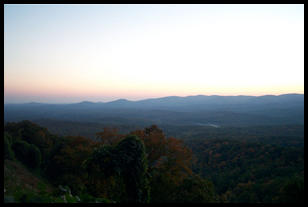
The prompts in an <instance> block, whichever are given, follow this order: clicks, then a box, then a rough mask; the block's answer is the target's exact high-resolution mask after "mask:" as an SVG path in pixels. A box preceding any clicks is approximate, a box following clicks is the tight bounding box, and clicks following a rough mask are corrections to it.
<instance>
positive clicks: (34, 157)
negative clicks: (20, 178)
mask: <svg viewBox="0 0 308 207" xmlns="http://www.w3.org/2000/svg"><path fill="white" fill-rule="evenodd" d="M12 148H13V150H14V152H15V155H16V157H17V159H18V160H20V161H21V162H22V163H23V164H25V165H26V166H28V167H31V168H37V167H39V166H40V164H41V152H40V150H39V149H38V148H37V147H36V146H35V145H33V144H29V143H27V142H25V141H21V140H19V141H16V142H15V143H14V144H13V145H12Z"/></svg>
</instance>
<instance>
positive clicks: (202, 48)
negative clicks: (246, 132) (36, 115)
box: [4, 4, 304, 103]
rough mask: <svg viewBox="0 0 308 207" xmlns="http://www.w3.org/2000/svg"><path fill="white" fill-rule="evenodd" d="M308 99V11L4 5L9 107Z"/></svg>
mask: <svg viewBox="0 0 308 207" xmlns="http://www.w3.org/2000/svg"><path fill="white" fill-rule="evenodd" d="M285 93H301V94H303V93H304V5H287V4H285V5H250V4H249V5H213V4H211V5H165V4H164V5H16V4H5V5H4V102H5V103H25V102H42V103H73V102H80V101H85V100H87V101H94V102H97V101H103V102H105V101H112V100H116V99H120V98H125V99H129V100H141V99H146V98H155V97H164V96H189V95H234V96H235V95H254V96H260V95H268V94H272V95H279V94H285Z"/></svg>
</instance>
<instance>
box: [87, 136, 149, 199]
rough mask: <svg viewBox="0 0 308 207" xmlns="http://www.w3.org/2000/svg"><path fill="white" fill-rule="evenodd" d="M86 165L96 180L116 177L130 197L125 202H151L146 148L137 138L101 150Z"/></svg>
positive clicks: (96, 151) (129, 138) (127, 139)
mask: <svg viewBox="0 0 308 207" xmlns="http://www.w3.org/2000/svg"><path fill="white" fill-rule="evenodd" d="M84 165H85V167H86V169H87V170H88V172H89V175H90V176H91V177H92V179H93V177H94V178H95V177H96V178H99V179H103V180H104V179H106V178H110V177H113V178H114V179H115V180H116V182H120V183H121V182H123V184H124V189H125V195H126V196H125V197H124V198H122V200H121V202H142V203H146V202H149V185H148V178H147V159H146V156H145V147H144V144H143V142H142V141H141V140H140V139H139V138H138V137H137V136H127V137H126V138H125V139H123V140H121V141H120V142H119V143H118V144H117V145H116V146H110V145H109V146H101V147H100V148H98V149H96V150H95V151H94V152H93V154H92V155H91V156H90V158H89V159H88V160H87V161H86V162H85V163H84ZM98 172H101V175H99V173H98ZM119 187H121V185H120V186H119Z"/></svg>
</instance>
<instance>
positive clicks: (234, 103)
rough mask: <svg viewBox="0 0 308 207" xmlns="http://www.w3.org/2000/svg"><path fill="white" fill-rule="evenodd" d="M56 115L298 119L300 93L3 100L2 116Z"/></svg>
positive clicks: (171, 120) (220, 121)
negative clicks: (59, 101)
mask: <svg viewBox="0 0 308 207" xmlns="http://www.w3.org/2000/svg"><path fill="white" fill-rule="evenodd" d="M42 118H47V119H58V120H70V121H91V122H102V121H104V122H108V120H109V121H110V120H117V121H118V122H120V123H125V124H127V123H129V122H132V123H134V124H143V123H153V124H155V123H156V124H164V123H168V124H197V123H199V124H200V123H201V124H202V123H210V124H217V125H270V124H303V123H304V94H284V95H279V96H274V95H266V96H216V95H213V96H205V95H197V96H187V97H179V96H168V97H163V98H152V99H145V100H140V101H129V100H126V99H118V100H115V101H111V102H98V103H95V102H89V101H83V102H80V103H73V104H42V103H33V102H32V103H27V104H5V105H4V120H5V121H19V120H23V119H29V120H35V119H42Z"/></svg>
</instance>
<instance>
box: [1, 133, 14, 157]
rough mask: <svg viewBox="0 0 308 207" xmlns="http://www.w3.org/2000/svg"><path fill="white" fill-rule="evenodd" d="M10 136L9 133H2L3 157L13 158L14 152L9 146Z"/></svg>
mask: <svg viewBox="0 0 308 207" xmlns="http://www.w3.org/2000/svg"><path fill="white" fill-rule="evenodd" d="M11 138H12V137H11V136H10V135H9V134H7V133H5V134H4V140H3V141H4V159H9V160H13V159H14V157H15V155H14V152H13V150H12V148H11V141H12V139H11Z"/></svg>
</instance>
